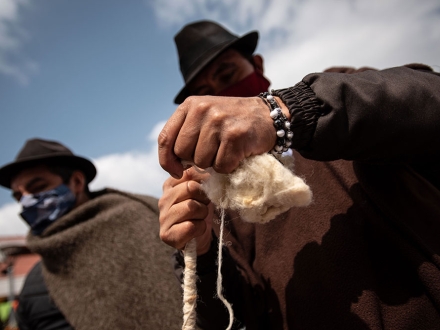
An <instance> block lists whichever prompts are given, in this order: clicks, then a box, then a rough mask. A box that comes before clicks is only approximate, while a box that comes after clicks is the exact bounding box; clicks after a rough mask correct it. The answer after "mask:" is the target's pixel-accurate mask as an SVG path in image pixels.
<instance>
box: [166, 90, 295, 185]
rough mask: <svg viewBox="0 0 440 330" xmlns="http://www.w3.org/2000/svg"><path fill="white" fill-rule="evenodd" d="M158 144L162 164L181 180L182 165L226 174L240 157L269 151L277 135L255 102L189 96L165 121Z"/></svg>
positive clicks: (260, 102) (266, 110)
mask: <svg viewBox="0 0 440 330" xmlns="http://www.w3.org/2000/svg"><path fill="white" fill-rule="evenodd" d="M279 103H280V102H279ZM283 110H284V111H283V112H284V113H285V115H287V116H288V118H289V117H290V116H289V114H288V111H287V108H285V107H283ZM286 112H287V113H286ZM158 143H159V162H160V165H161V166H162V167H163V168H164V169H165V170H166V171H167V172H168V173H170V174H171V175H172V176H173V177H175V178H180V177H181V176H182V173H183V166H182V164H181V160H186V161H192V162H194V164H196V165H197V166H198V167H200V168H208V167H213V169H214V170H215V171H216V172H219V173H230V172H232V171H233V170H234V169H235V168H237V167H238V165H239V163H240V161H242V160H243V159H244V158H246V157H249V156H252V155H260V154H263V153H265V152H268V151H269V150H271V149H272V148H273V146H274V145H275V143H276V132H275V129H274V126H273V120H272V119H271V117H270V116H269V108H268V106H267V105H266V104H265V103H264V102H263V100H261V99H260V98H259V97H250V98H238V97H220V96H191V97H188V98H187V99H186V100H185V102H183V103H182V104H181V105H180V106H179V107H178V108H177V110H176V112H175V113H174V114H173V115H172V116H171V118H170V119H169V120H168V122H167V123H166V125H165V126H164V128H163V129H162V132H161V133H160V135H159V138H158Z"/></svg>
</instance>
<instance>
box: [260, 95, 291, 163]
mask: <svg viewBox="0 0 440 330" xmlns="http://www.w3.org/2000/svg"><path fill="white" fill-rule="evenodd" d="M258 96H259V97H260V98H261V99H262V100H263V101H264V102H265V103H266V105H267V106H268V108H269V116H270V118H272V120H273V126H274V127H275V132H276V143H275V146H274V147H273V149H272V150H271V153H272V154H273V155H274V156H278V155H281V154H282V153H283V152H286V151H288V150H289V148H290V146H291V145H292V138H293V132H292V131H291V129H290V120H289V119H290V113H289V109H288V108H287V106H286V105H285V104H284V102H282V101H281V100H280V99H279V98H278V97H275V96H273V95H272V94H271V93H269V92H265V93H261V94H260V95H258ZM278 101H279V102H280V103H278Z"/></svg>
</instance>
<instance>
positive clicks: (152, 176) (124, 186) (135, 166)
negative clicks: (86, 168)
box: [90, 122, 169, 197]
mask: <svg viewBox="0 0 440 330" xmlns="http://www.w3.org/2000/svg"><path fill="white" fill-rule="evenodd" d="M164 124H165V123H164V122H160V123H158V124H156V126H155V127H154V128H153V129H152V131H151V132H150V134H149V135H148V137H147V138H148V140H149V141H151V142H152V146H151V149H150V150H149V151H148V152H145V153H142V152H127V153H122V154H111V155H106V156H103V157H100V158H98V159H95V160H93V162H94V164H95V166H96V167H97V170H98V175H97V177H96V179H95V180H94V181H92V183H91V185H90V188H91V189H92V190H96V189H101V188H103V187H111V188H116V189H120V190H125V191H128V192H134V193H143V194H148V195H151V196H155V197H160V196H161V195H162V184H163V182H164V181H165V180H166V179H167V178H168V176H169V175H168V174H167V173H166V172H165V171H164V170H163V169H162V167H160V165H159V159H158V154H157V136H158V135H159V133H160V131H161V129H162V127H163V125H164Z"/></svg>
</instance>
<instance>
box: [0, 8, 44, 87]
mask: <svg viewBox="0 0 440 330" xmlns="http://www.w3.org/2000/svg"><path fill="white" fill-rule="evenodd" d="M29 5H30V1H29V0H0V74H3V75H6V76H9V77H12V78H13V79H15V80H16V81H18V82H19V83H20V84H23V85H26V84H27V83H28V82H29V77H30V76H31V75H32V74H34V73H35V72H36V71H37V70H38V65H37V64H36V63H35V62H34V61H32V60H30V59H28V58H26V57H25V55H23V54H22V53H21V52H20V48H21V46H22V44H23V42H24V41H25V39H27V38H28V36H27V33H26V31H24V30H23V29H22V28H21V27H20V11H21V9H22V8H25V7H28V6H29Z"/></svg>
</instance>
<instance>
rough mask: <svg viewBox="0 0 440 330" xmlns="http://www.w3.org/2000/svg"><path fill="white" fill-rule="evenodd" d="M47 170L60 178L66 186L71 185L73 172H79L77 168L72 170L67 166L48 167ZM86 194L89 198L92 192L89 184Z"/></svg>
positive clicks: (86, 186) (86, 187) (85, 188)
mask: <svg viewBox="0 0 440 330" xmlns="http://www.w3.org/2000/svg"><path fill="white" fill-rule="evenodd" d="M47 169H48V170H49V172H51V173H53V174H55V175H58V176H60V177H61V179H62V180H63V183H64V184H69V181H70V178H71V177H72V174H73V172H75V171H79V170H78V169H75V168H71V167H67V166H59V165H47ZM84 192H85V193H86V194H87V196H90V190H89V185H88V184H86V185H85V187H84Z"/></svg>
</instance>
